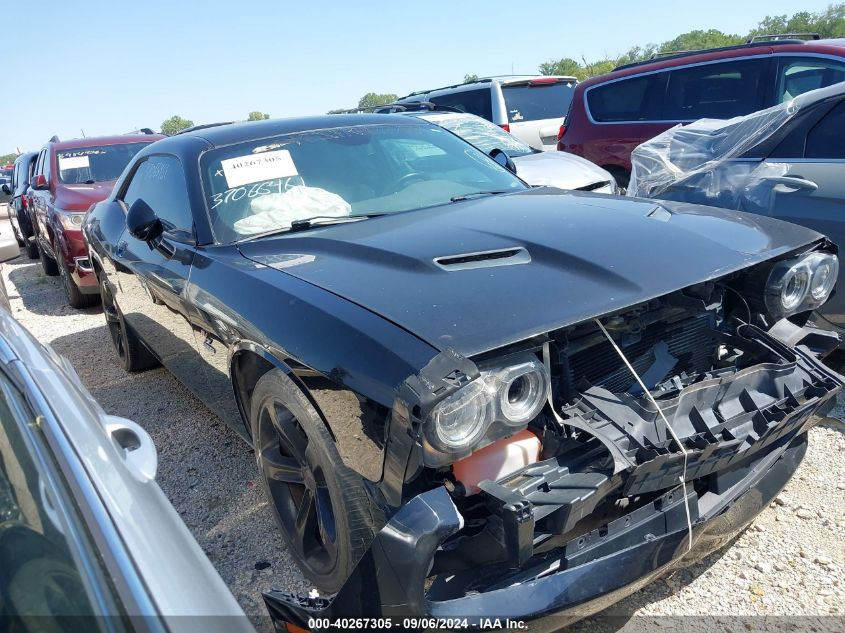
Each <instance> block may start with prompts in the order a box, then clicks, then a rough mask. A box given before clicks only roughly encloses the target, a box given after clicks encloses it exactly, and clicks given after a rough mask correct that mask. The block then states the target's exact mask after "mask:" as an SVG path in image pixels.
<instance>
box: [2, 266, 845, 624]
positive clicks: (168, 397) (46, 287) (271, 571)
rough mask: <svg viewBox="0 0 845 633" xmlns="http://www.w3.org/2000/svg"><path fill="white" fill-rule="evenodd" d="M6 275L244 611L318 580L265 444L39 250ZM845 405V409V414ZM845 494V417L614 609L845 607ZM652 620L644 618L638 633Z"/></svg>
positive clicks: (18, 308)
mask: <svg viewBox="0 0 845 633" xmlns="http://www.w3.org/2000/svg"><path fill="white" fill-rule="evenodd" d="M3 276H4V281H5V283H6V287H7V290H8V293H9V297H10V300H11V305H12V311H13V315H14V317H15V318H16V319H18V320H19V321H20V322H21V323H22V324H23V325H24V326H25V327H27V328H28V329H29V331H30V332H32V333H33V334H34V335H35V336H36V337H37V338H38V339H39V340H40V341H41V342H42V343H45V344H49V345H52V346H53V347H54V348H55V349H56V351H58V352H59V353H60V354H63V355H64V356H66V357H67V358H69V359H70V360H71V362H72V363H73V365H74V367H75V368H76V370H77V372H78V373H79V376H80V377H81V379H82V381H83V383H84V384H85V386H86V387H87V388H88V389H89V390H90V391H91V393H92V394H93V395H94V396H95V397H96V399H97V400H98V401H99V402H100V404H101V405H102V407H103V408H104V409H105V410H106V412H107V413H110V414H115V415H120V416H125V417H129V418H132V419H134V420H136V421H137V422H138V423H140V424H141V425H142V426H143V427H144V428H146V429H147V431H148V432H149V433H150V435H151V436H152V438H153V440H154V441H155V444H156V446H157V448H158V452H159V467H158V477H157V479H158V482H159V485H160V486H161V488H162V489H163V490H164V492H165V493H166V494H167V496H168V497H169V499H170V501H171V502H172V503H173V505H174V506H175V507H176V509H177V510H178V512H179V513H180V515H181V516H182V518H183V520H184V521H185V523H186V524H187V525H188V527H189V528H190V529H191V531H192V532H193V534H194V536H195V537H196V539H197V540H198V541H199V543H200V545H201V546H202V548H203V549H204V550H205V552H206V553H207V554H208V556H209V558H210V559H211V561H212V562H213V563H214V565H215V566H216V568H217V569H218V571H219V572H220V574H221V576H222V577H223V579H224V580H225V581H226V583H227V584H228V585H229V587H230V588H231V590H232V593H233V594H234V595H235V597H236V598H237V600H238V601H239V603H240V604H241V606H242V607H243V609H244V611H245V612H246V613H247V614H249V615H250V616H251V617H252V618H253V619H254V620H255V621H256V623H259V619H260V618H261V617H263V616H264V611H263V605H262V602H261V591H262V590H264V589H267V588H269V587H271V586H274V587H278V588H281V589H286V590H307V589H308V585H307V583H306V581H305V580H304V578H303V576H302V574H301V573H300V571H299V569H298V568H297V567H296V565H295V564H294V563H293V562H292V560H291V559H290V557H289V556H288V554H287V553H286V551H285V546H284V544H283V542H282V539H281V537H280V534H279V532H278V529H277V528H276V525H275V524H274V521H273V518H272V516H271V512H270V508H269V506H268V504H267V502H266V500H265V498H264V493H263V491H262V490H261V483H260V480H259V477H258V474H257V471H256V468H255V464H254V456H253V452H252V450H251V449H250V448H249V447H248V446H247V445H246V444H245V443H244V442H243V441H242V440H241V439H240V438H239V437H237V436H236V435H235V433H234V432H233V431H232V430H230V429H229V428H228V427H226V426H225V425H224V424H223V423H222V422H221V421H219V420H218V418H217V417H216V416H215V415H214V414H213V413H212V412H210V411H209V410H208V409H207V408H206V407H205V406H203V405H202V404H201V403H200V402H199V401H198V400H196V399H195V398H194V397H193V396H192V395H191V394H190V393H189V392H188V390H187V389H186V388H185V387H183V386H182V385H181V384H180V383H179V382H177V381H176V379H175V378H174V377H173V376H172V375H171V374H170V373H168V372H167V371H166V370H164V369H155V370H152V371H148V372H144V373H141V374H136V375H129V374H127V373H125V372H124V371H123V369H122V368H121V367H119V366H118V364H117V361H116V357H115V355H114V351H113V349H112V347H111V344H110V343H109V341H108V339H107V336H108V335H107V332H106V327H105V323H104V319H103V315H102V313H101V311H100V309H99V307H94V308H88V309H85V310H74V309H73V308H70V307H69V306H68V305H67V302H66V300H65V297H64V294H63V292H62V290H61V287H60V285H59V278H58V277H47V276H45V275H44V274H43V272H42V270H41V267H40V265H39V263H38V260H28V259H27V258H26V257H25V256H22V257H19V258H18V259H16V260H14V261H12V262H10V263H8V264H6V265H4V270H3ZM843 405H845V403H840V405H839V407H837V412H838V413H837V415H839V416H840V417H841V416H842V415H843V409H845V406H843ZM843 490H845V432H844V431H843V428H842V427H841V426H838V427H835V426H828V425H826V426H822V427H819V428H816V429H814V430H813V431H812V432H811V434H810V450H809V452H808V455H807V459H806V460H805V462H804V464H803V465H802V467H801V469H800V470H799V471H798V473H797V475H796V476H795V478H794V479H793V480H792V481H791V482H790V483H789V486H788V488H787V489H786V490H785V491H784V492H783V493H782V494H781V496H780V497H779V498H778V500H777V503H775V504H772V506H771V507H770V508H769V509H767V510H766V511H764V512H763V514H761V515H760V517H759V518H758V519H757V520H756V521H755V523H754V525H753V526H752V527H751V528H750V529H749V530H747V531H746V532H745V533H743V534H742V535H741V536H740V537H739V538H738V539H737V540H736V542H735V545H734V547H732V548H730V549H727V550H722V551H720V552H717V553H716V554H714V555H713V556H710V557H708V558H707V559H705V560H704V561H701V562H700V563H697V564H696V565H694V566H692V567H691V568H688V569H686V570H684V571H681V572H678V573H676V574H675V575H673V576H671V577H669V578H667V579H664V580H663V581H661V582H658V583H654V584H653V585H651V586H648V587H647V588H646V589H644V590H642V591H640V592H639V593H637V594H635V595H633V596H631V597H630V598H628V599H625V600H623V601H622V602H620V603H618V604H617V605H615V606H613V607H612V608H611V609H610V611H609V612H610V613H611V614H613V615H617V616H623V617H624V618H625V619H627V618H628V617H629V616H656V615H688V614H709V615H753V614H767V615H812V616H823V615H828V614H836V613H841V610H842V605H843V599H845V552H843V548H842V547H841V544H842V542H843V539H844V538H845V494H843ZM647 622H648V618H635V619H633V620H631V621H630V622H628V624H626V625H625V630H629V629H634V628H639V627H640V626H646V625H647ZM820 622H822V623H823V622H824V620H820ZM827 622H828V623H829V624H830V626H834V625H835V624H836V621H835V620H833V619H830V620H827ZM261 624H262V626H267V627H269V623H267V622H266V621H264V622H262V623H261ZM614 628H615V627H614Z"/></svg>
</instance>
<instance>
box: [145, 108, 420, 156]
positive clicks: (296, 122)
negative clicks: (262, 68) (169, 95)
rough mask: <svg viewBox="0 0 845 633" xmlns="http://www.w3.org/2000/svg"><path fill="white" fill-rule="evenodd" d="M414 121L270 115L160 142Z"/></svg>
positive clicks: (220, 140)
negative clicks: (284, 117)
mask: <svg viewBox="0 0 845 633" xmlns="http://www.w3.org/2000/svg"><path fill="white" fill-rule="evenodd" d="M388 124H390V125H396V124H399V125H414V124H415V122H414V121H410V120H409V119H408V118H407V117H403V116H398V115H395V114H325V115H321V116H311V117H295V118H286V119H269V120H267V121H242V122H238V123H225V124H220V125H215V126H211V127H205V128H201V129H195V130H191V131H188V132H183V133H181V134H176V135H174V136H171V137H169V138H166V139H165V140H163V141H161V142H160V143H158V144H157V147H161V148H162V149H163V148H165V147H167V146H170V145H180V144H181V141H182V139H186V138H198V139H202V140H204V141H206V142H207V143H209V144H211V145H214V146H219V145H231V144H232V143H241V142H244V141H252V140H256V139H261V138H270V137H274V136H281V135H284V134H294V133H296V132H308V131H312V130H328V129H333V128H340V127H355V126H363V125H388Z"/></svg>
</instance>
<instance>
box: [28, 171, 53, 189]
mask: <svg viewBox="0 0 845 633" xmlns="http://www.w3.org/2000/svg"><path fill="white" fill-rule="evenodd" d="M32 188H33V189H37V190H39V191H41V190H44V189H49V188H50V185H49V183H48V182H47V176H45V175H44V174H38V175H37V176H36V177H35V178H34V179H33V181H32Z"/></svg>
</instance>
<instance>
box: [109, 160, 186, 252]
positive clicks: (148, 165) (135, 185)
mask: <svg viewBox="0 0 845 633" xmlns="http://www.w3.org/2000/svg"><path fill="white" fill-rule="evenodd" d="M138 198H141V199H142V200H143V201H144V202H146V203H147V204H148V205H150V207H151V208H152V210H153V211H155V212H156V215H157V216H158V218H159V219H160V220H161V223H162V225H163V226H164V230H165V231H167V232H168V233H169V234H170V236H171V237H173V238H175V239H179V240H189V239H191V238H192V237H193V234H194V218H193V215H192V213H191V205H190V203H189V202H188V184H187V180H186V178H185V171H184V170H183V169H182V163H181V162H180V161H179V159H178V158H176V157H175V156H164V155H158V156H150V157H149V158H147V159H146V160H144V161H143V162H142V163H141V164H140V165H139V166H138V169H136V170H135V173H134V174H133V175H132V179H131V180H130V181H129V186H128V187H127V188H126V191H125V192H124V194H123V196H122V199H123V202H124V203H125V204H126V208H127V209H128V208H129V207H131V206H132V203H133V202H135V200H137V199H138Z"/></svg>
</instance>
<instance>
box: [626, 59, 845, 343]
mask: <svg viewBox="0 0 845 633" xmlns="http://www.w3.org/2000/svg"><path fill="white" fill-rule="evenodd" d="M799 71H801V69H800V68H799V69H798V70H796V71H795V72H796V73H799ZM810 71H817V68H815V67H814V68H809V67H808V69H807V71H806V72H807V74H808V76H809V77H810V78H812V75H811V73H810ZM816 74H817V73H816ZM798 78H799V77H798V76H796V77H794V79H796V80H797V79H798ZM631 161H632V165H633V170H632V173H631V186H630V188H629V189H628V194H629V195H635V196H641V197H652V198H660V199H663V200H678V201H684V202H692V203H696V204H707V205H711V206H717V207H724V208H728V209H736V210H739V211H749V212H752V213H759V214H762V215H768V216H771V217H774V218H778V219H780V220H786V221H788V222H794V223H795V224H801V225H803V226H806V227H809V228H811V229H814V230H816V231H818V232H819V233H822V234H824V235H827V236H828V237H829V238H830V239H831V240H832V241H833V242H834V243H836V244H838V245H840V247H841V246H842V245H843V244H845V217H843V214H842V209H843V204H845V83H838V84H834V85H832V86H828V87H826V88H821V89H818V90H813V91H811V92H806V93H804V94H802V95H800V96H798V97H795V98H794V99H791V100H789V101H786V102H785V103H783V104H781V105H778V106H775V107H773V108H769V109H767V110H761V111H760V112H755V113H753V114H749V115H747V116H744V117H737V118H734V119H730V120H728V121H719V120H715V119H702V120H700V121H697V122H695V123H691V124H690V125H688V126H685V127H682V126H677V127H674V128H672V129H670V130H667V131H666V132H664V133H663V134H661V135H659V136H657V137H655V138H653V139H651V140H650V141H647V142H645V143H643V144H642V145H640V146H639V147H637V148H636V149H635V150H634V152H633V154H632V156H631ZM832 274H833V275H834V276H835V275H836V273H835V272H833V273H832ZM839 281H840V282H841V281H842V277H841V276H839ZM798 282H800V278H799V279H798V280H797V281H796V283H798ZM802 288H803V291H804V292H806V288H805V287H803V286H800V287H798V288H797V289H796V292H800V291H802ZM817 316H819V317H820V318H821V322H820V325H822V326H824V325H829V326H834V328H835V329H838V330H840V331H845V292H843V288H842V286H841V284H840V286H839V290H838V292H836V293H834V294H833V295H832V296H831V298H830V300H829V301H828V302H827V303H826V304H825V305H824V306H822V307H821V308H820V309H819V310H818V312H817Z"/></svg>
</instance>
